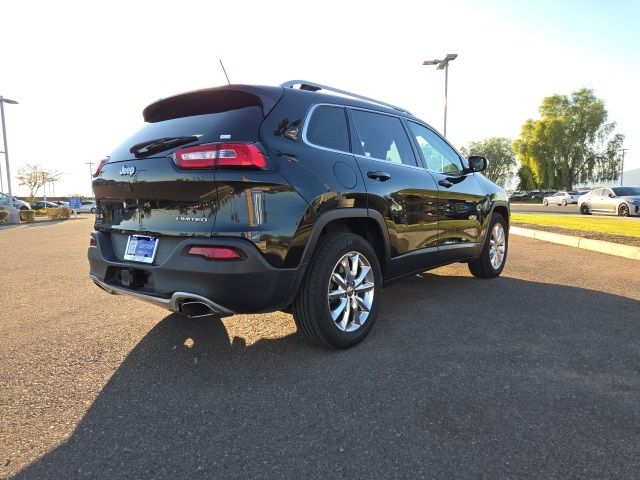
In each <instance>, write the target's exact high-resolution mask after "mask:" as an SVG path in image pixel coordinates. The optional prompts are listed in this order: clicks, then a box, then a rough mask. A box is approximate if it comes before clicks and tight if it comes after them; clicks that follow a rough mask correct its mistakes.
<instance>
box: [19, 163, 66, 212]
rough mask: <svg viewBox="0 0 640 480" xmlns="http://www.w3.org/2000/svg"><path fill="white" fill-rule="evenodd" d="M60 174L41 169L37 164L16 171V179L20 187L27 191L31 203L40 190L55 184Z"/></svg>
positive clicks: (30, 164)
mask: <svg viewBox="0 0 640 480" xmlns="http://www.w3.org/2000/svg"><path fill="white" fill-rule="evenodd" d="M60 175H61V173H60V172H55V171H53V170H47V169H44V168H42V167H41V166H40V165H39V164H37V163H29V164H27V165H25V166H24V167H21V168H19V169H18V172H17V175H16V178H17V179H18V182H19V184H20V186H25V187H27V188H28V189H29V203H33V202H34V201H35V198H36V194H37V193H38V190H40V188H41V187H42V186H43V185H44V184H46V183H49V182H57V181H58V179H59V177H60Z"/></svg>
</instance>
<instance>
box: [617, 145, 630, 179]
mask: <svg viewBox="0 0 640 480" xmlns="http://www.w3.org/2000/svg"><path fill="white" fill-rule="evenodd" d="M618 151H619V152H622V168H621V169H620V186H622V177H623V176H624V154H625V153H627V152H628V151H629V149H628V148H621V149H620V150H618Z"/></svg>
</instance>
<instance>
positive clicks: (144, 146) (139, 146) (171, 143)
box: [129, 135, 202, 157]
mask: <svg viewBox="0 0 640 480" xmlns="http://www.w3.org/2000/svg"><path fill="white" fill-rule="evenodd" d="M201 136H202V135H189V136H186V137H163V138H155V139H153V140H147V141H146V142H140V143H136V144H135V145H134V146H132V147H131V148H130V149H129V151H130V152H131V153H133V154H134V155H135V156H136V157H144V156H147V155H150V154H152V153H157V152H161V151H163V150H167V149H169V148H171V147H177V146H180V145H184V144H185V143H190V142H195V141H196V140H198V138H200V137H201Z"/></svg>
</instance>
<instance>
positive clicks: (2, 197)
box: [0, 193, 31, 210]
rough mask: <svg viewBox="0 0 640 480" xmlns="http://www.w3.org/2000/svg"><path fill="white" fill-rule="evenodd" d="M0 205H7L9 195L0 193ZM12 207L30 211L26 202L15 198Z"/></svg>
mask: <svg viewBox="0 0 640 480" xmlns="http://www.w3.org/2000/svg"><path fill="white" fill-rule="evenodd" d="M0 203H2V204H6V205H8V204H9V195H7V194H6V193H0ZM13 206H14V207H16V208H17V209H18V210H31V206H30V205H29V204H28V203H27V202H25V201H23V200H20V199H19V198H16V197H13Z"/></svg>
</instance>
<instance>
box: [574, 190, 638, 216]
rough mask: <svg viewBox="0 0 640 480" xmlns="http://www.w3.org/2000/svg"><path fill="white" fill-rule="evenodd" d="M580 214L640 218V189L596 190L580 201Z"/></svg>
mask: <svg viewBox="0 0 640 480" xmlns="http://www.w3.org/2000/svg"><path fill="white" fill-rule="evenodd" d="M578 205H579V207H580V213H582V214H583V215H590V214H591V213H610V214H612V215H620V216H621V217H628V216H629V215H638V216H640V187H611V188H596V189H594V190H591V191H590V192H589V193H587V194H586V195H582V196H581V197H580V198H579V199H578Z"/></svg>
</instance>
